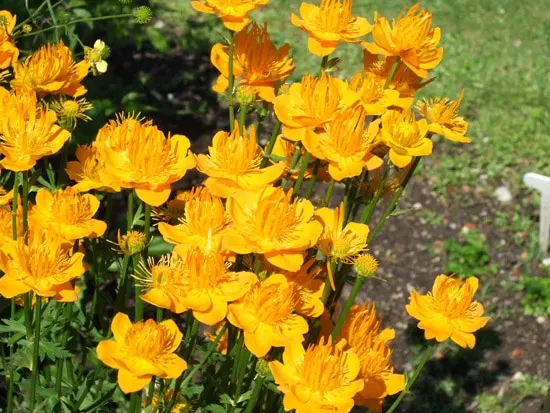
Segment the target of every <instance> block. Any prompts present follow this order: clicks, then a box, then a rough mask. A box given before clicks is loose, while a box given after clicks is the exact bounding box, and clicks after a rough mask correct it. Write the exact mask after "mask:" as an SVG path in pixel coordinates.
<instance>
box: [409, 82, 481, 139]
mask: <svg viewBox="0 0 550 413" xmlns="http://www.w3.org/2000/svg"><path fill="white" fill-rule="evenodd" d="M463 97H464V89H463V90H462V92H460V96H459V97H458V99H457V100H449V99H447V98H442V99H425V100H423V101H421V102H418V103H417V104H416V110H417V112H418V113H419V114H420V116H422V117H423V118H424V119H426V120H427V121H428V122H430V123H429V124H428V131H429V132H431V133H436V134H438V135H441V136H443V137H444V138H447V139H449V140H450V141H454V142H461V143H469V142H471V139H470V138H468V137H466V136H465V135H466V131H467V130H468V122H466V121H465V120H464V118H463V117H462V116H458V115H457V113H456V112H457V111H458V107H459V106H460V102H462V98H463Z"/></svg>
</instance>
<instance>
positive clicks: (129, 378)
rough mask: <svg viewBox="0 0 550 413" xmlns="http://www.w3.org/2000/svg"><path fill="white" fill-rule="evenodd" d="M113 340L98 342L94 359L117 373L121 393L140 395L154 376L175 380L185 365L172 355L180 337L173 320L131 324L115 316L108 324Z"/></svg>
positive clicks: (127, 320)
mask: <svg viewBox="0 0 550 413" xmlns="http://www.w3.org/2000/svg"><path fill="white" fill-rule="evenodd" d="M111 331H112V332H113V336H114V340H103V341H100V342H99V344H98V346H97V357H98V358H99V360H101V361H102V362H103V363H105V364H106V365H107V366H109V367H111V368H113V369H117V370H118V385H119V386H120V389H121V390H122V391H123V392H124V393H133V392H136V391H140V390H141V389H143V388H144V387H145V386H147V385H148V384H149V383H150V382H151V379H152V378H153V376H157V377H160V378H163V379H175V378H177V377H179V376H181V374H182V373H183V371H184V370H185V369H187V363H186V362H185V360H183V359H182V358H181V357H178V356H177V355H176V354H174V352H175V351H176V349H177V348H178V347H179V345H180V343H181V339H182V337H183V334H182V333H181V331H180V330H179V329H178V327H177V326H176V323H174V321H173V320H165V321H163V322H161V323H158V324H157V323H156V322H155V321H154V320H147V321H145V322H144V321H138V322H137V323H136V324H132V323H131V321H130V319H129V318H128V316H127V315H126V314H123V313H118V314H117V315H115V316H114V318H113V321H112V323H111Z"/></svg>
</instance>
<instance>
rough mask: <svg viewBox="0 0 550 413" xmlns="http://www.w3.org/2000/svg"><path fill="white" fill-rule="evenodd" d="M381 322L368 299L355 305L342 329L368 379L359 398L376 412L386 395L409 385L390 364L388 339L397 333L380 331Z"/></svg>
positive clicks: (360, 375)
mask: <svg viewBox="0 0 550 413" xmlns="http://www.w3.org/2000/svg"><path fill="white" fill-rule="evenodd" d="M380 325H381V321H380V319H379V318H377V316H376V308H375V306H374V304H369V303H365V304H363V305H362V306H358V305H354V306H353V307H352V309H351V310H350V312H349V314H348V316H347V318H346V321H345V323H344V325H343V326H342V330H341V331H340V337H342V338H343V339H345V340H346V342H347V344H348V346H349V347H350V349H351V351H353V352H354V353H355V354H357V356H358V357H359V364H360V366H361V367H360V369H359V375H358V378H360V379H361V380H363V381H364V387H363V390H361V391H360V392H359V393H357V394H356V395H355V402H356V403H357V404H358V405H361V406H366V407H367V408H368V409H369V410H371V411H373V412H376V413H380V412H382V403H383V402H384V398H385V397H387V396H391V395H393V394H396V393H398V392H400V391H402V390H403V389H404V388H405V376H404V375H403V374H395V373H394V372H393V371H394V368H393V366H392V365H391V364H390V357H391V350H390V348H389V347H388V345H387V342H388V341H389V340H392V339H393V338H394V337H395V330H393V329H384V330H382V331H380Z"/></svg>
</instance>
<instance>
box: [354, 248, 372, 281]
mask: <svg viewBox="0 0 550 413" xmlns="http://www.w3.org/2000/svg"><path fill="white" fill-rule="evenodd" d="M353 268H354V269H355V272H357V275H358V276H359V277H363V278H370V277H373V276H374V275H375V274H376V270H378V261H377V260H376V258H374V257H373V256H372V255H371V254H368V253H366V254H361V255H359V256H358V257H357V258H355V261H354V262H353Z"/></svg>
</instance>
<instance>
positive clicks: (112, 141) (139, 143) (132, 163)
mask: <svg viewBox="0 0 550 413" xmlns="http://www.w3.org/2000/svg"><path fill="white" fill-rule="evenodd" d="M94 145H95V146H96V147H97V149H98V152H99V153H100V156H101V157H102V158H103V159H104V161H105V170H106V173H107V174H109V175H110V176H111V177H112V179H113V180H114V181H115V182H117V183H118V184H119V185H120V186H121V187H123V188H134V189H135V190H136V194H137V196H138V197H139V199H141V200H142V201H143V202H145V203H147V204H149V205H151V206H159V205H162V204H163V203H165V202H166V201H167V200H168V198H169V197H170V193H171V191H172V189H171V184H172V183H174V182H177V181H179V180H180V179H181V178H183V176H184V175H185V174H186V172H187V171H188V170H189V169H191V168H194V167H195V160H194V158H193V157H192V156H191V155H190V153H189V148H190V146H191V143H190V142H189V139H187V137H185V136H183V135H172V136H168V137H167V136H165V135H164V133H163V132H162V131H161V130H160V129H158V128H157V127H156V126H154V125H153V124H152V123H151V122H149V121H141V120H139V119H137V118H135V117H133V116H126V117H125V116H122V115H121V116H119V117H118V118H117V119H116V120H114V121H110V122H109V123H108V124H107V125H105V126H103V127H102V128H101V129H100V130H99V132H98V134H97V137H96V140H95V142H94Z"/></svg>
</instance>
